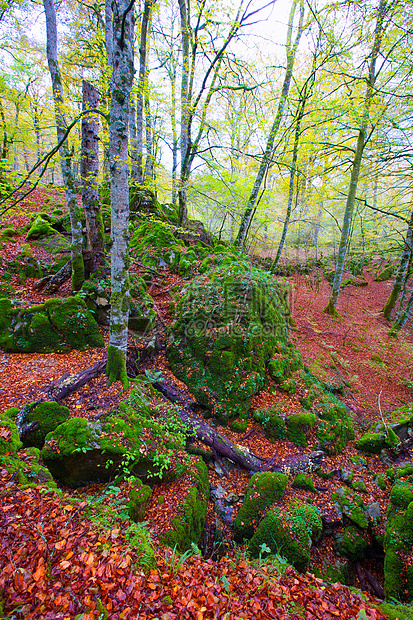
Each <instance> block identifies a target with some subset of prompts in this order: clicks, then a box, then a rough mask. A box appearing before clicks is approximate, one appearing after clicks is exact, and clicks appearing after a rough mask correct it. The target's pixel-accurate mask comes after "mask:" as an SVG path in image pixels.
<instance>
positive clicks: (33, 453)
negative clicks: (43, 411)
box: [0, 427, 57, 489]
mask: <svg viewBox="0 0 413 620" xmlns="http://www.w3.org/2000/svg"><path fill="white" fill-rule="evenodd" d="M0 428H1V427H0ZM0 467H4V468H5V469H7V471H8V472H9V474H12V475H13V479H14V481H15V482H17V483H18V484H20V485H22V486H38V485H45V486H47V487H48V488H50V489H56V488H57V485H56V482H55V481H54V480H53V478H52V475H51V473H50V472H49V470H48V469H47V468H46V467H44V465H43V464H42V463H40V451H39V449H38V448H27V449H25V450H20V451H19V453H18V454H5V455H3V456H1V455H0Z"/></svg>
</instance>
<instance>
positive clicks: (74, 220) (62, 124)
mask: <svg viewBox="0 0 413 620" xmlns="http://www.w3.org/2000/svg"><path fill="white" fill-rule="evenodd" d="M43 6H44V12H45V15H46V33H47V48H46V53H47V62H48V65H49V72H50V78H51V81H52V90H53V101H54V108H55V118H56V130H57V140H58V142H60V141H61V140H62V138H63V135H64V133H65V131H66V129H67V123H66V118H65V115H64V99H63V86H62V76H61V73H60V69H59V63H58V60H57V25H56V11H55V7H54V4H53V0H43ZM59 154H60V163H61V169H62V177H63V182H64V186H65V194H66V201H67V207H68V209H69V216H70V226H71V229H72V288H73V290H74V291H78V290H79V289H80V288H81V286H82V284H83V282H84V280H85V268H84V264H83V257H82V250H83V234H82V214H81V210H80V208H79V206H78V204H77V196H76V188H75V179H74V177H73V172H72V153H71V150H70V148H69V142H68V139H67V138H66V139H65V140H64V142H63V143H62V146H61V147H60V149H59Z"/></svg>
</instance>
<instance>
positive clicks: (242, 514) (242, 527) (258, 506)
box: [234, 472, 288, 542]
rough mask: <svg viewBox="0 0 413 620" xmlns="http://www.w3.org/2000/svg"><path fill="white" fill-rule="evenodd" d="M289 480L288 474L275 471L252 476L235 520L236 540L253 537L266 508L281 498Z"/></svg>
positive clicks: (240, 540)
mask: <svg viewBox="0 0 413 620" xmlns="http://www.w3.org/2000/svg"><path fill="white" fill-rule="evenodd" d="M287 482H288V476H286V475H285V474H278V473H274V472H263V473H256V474H254V475H253V476H252V478H251V480H250V481H249V483H248V486H247V488H246V490H245V496H244V502H243V504H242V506H241V508H240V509H239V511H238V514H237V516H236V518H235V522H234V538H235V540H236V541H238V542H242V541H243V540H244V539H249V538H251V536H252V535H253V534H254V531H255V529H256V528H257V525H258V523H259V520H260V518H261V516H262V514H263V513H264V511H265V509H266V508H268V507H269V506H271V505H272V504H274V503H275V502H277V501H278V500H279V499H280V498H281V496H282V494H283V493H284V491H285V488H286V486H287Z"/></svg>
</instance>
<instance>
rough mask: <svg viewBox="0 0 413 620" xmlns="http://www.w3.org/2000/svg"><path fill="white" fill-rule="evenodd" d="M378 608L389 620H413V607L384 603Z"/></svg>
mask: <svg viewBox="0 0 413 620" xmlns="http://www.w3.org/2000/svg"><path fill="white" fill-rule="evenodd" d="M377 608H378V609H379V610H380V611H381V612H382V613H383V614H384V615H385V616H386V617H387V618H389V620H413V606H412V605H401V604H396V603H382V604H381V605H377Z"/></svg>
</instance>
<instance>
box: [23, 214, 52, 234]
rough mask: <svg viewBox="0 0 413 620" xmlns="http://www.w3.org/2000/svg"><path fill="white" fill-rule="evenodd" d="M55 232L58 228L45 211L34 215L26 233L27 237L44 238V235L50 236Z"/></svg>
mask: <svg viewBox="0 0 413 620" xmlns="http://www.w3.org/2000/svg"><path fill="white" fill-rule="evenodd" d="M55 234H56V230H55V229H54V228H53V227H52V225H51V222H50V217H49V216H48V215H47V214H45V213H39V215H37V216H35V217H34V219H33V221H32V223H31V226H30V228H29V231H28V233H27V235H26V239H27V240H30V239H42V238H43V237H50V236H52V235H55Z"/></svg>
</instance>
